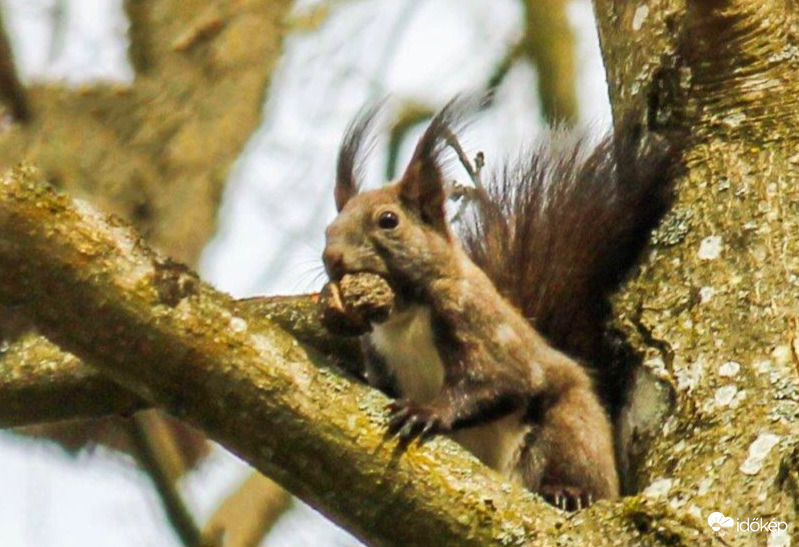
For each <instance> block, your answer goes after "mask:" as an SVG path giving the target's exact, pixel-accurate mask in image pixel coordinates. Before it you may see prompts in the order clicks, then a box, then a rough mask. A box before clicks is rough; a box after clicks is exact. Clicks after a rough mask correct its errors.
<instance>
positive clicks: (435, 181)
mask: <svg viewBox="0 0 799 547" xmlns="http://www.w3.org/2000/svg"><path fill="white" fill-rule="evenodd" d="M489 100H490V96H488V95H458V96H456V97H455V98H454V99H452V100H451V101H450V102H448V103H447V105H446V106H445V107H444V108H443V109H441V111H440V112H439V113H438V114H436V116H435V117H434V118H433V119H432V120H431V121H430V125H429V126H428V127H427V130H426V131H425V132H424V134H423V135H422V136H421V138H420V139H419V142H418V143H417V144H416V148H415V149H414V152H413V156H412V157H411V161H410V162H409V163H408V167H407V168H406V169H405V173H404V174H403V175H402V178H401V179H400V182H399V188H400V198H401V199H402V200H403V202H405V204H406V205H407V206H408V207H410V208H411V209H413V210H415V211H417V212H418V213H419V215H420V216H421V218H422V220H423V221H424V222H426V223H427V224H429V225H430V226H432V227H433V228H435V229H436V230H438V231H439V232H441V233H443V234H448V233H449V232H448V228H447V220H446V211H445V208H444V204H445V202H446V197H447V196H446V188H445V184H444V175H443V171H442V168H441V155H442V153H443V152H444V150H445V149H446V148H447V145H448V144H450V142H451V141H452V140H453V139H454V138H455V134H456V132H457V131H458V130H459V129H461V128H462V127H463V126H464V125H465V120H467V119H468V118H469V117H470V115H472V114H474V113H475V112H477V111H478V110H480V109H482V108H483V107H485V106H486V105H487V104H488V101H489Z"/></svg>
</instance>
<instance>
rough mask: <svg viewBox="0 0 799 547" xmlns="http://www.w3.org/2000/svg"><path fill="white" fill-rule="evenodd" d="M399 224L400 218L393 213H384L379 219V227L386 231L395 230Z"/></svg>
mask: <svg viewBox="0 0 799 547" xmlns="http://www.w3.org/2000/svg"><path fill="white" fill-rule="evenodd" d="M398 224H399V217H398V216H397V213H395V212H393V211H383V212H382V213H380V216H379V217H377V225H378V226H380V227H381V228H383V229H384V230H393V229H394V228H396V227H397V225H398Z"/></svg>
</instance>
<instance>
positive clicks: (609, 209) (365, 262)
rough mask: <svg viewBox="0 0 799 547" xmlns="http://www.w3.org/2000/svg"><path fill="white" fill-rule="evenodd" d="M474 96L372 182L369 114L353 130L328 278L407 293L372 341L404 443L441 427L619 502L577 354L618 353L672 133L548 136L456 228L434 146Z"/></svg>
mask: <svg viewBox="0 0 799 547" xmlns="http://www.w3.org/2000/svg"><path fill="white" fill-rule="evenodd" d="M464 102H465V101H462V100H457V99H456V100H453V101H451V102H450V103H449V104H448V105H447V106H446V107H445V108H444V109H443V110H441V112H439V113H438V115H436V116H435V117H434V118H433V119H432V121H431V122H430V124H429V126H428V127H427V130H426V131H425V132H424V134H423V135H422V137H421V138H420V139H419V141H418V144H417V146H416V148H415V150H414V152H413V156H412V157H411V159H410V162H409V164H408V166H407V168H406V170H405V172H404V173H403V174H402V176H401V177H400V178H399V179H398V180H397V181H395V182H393V183H391V184H389V185H388V186H385V187H382V188H380V189H376V190H370V191H361V190H360V180H359V178H360V170H359V165H360V163H361V161H362V159H363V158H362V156H363V155H364V151H365V149H366V148H367V147H366V146H365V141H366V136H367V134H368V133H369V131H370V127H371V126H372V125H373V121H374V119H375V114H376V110H375V109H372V110H370V111H367V112H366V113H364V114H362V115H361V117H360V118H359V119H357V120H356V121H355V122H354V123H353V124H352V125H351V126H350V128H349V129H348V131H347V134H346V135H345V138H344V140H343V143H342V146H341V150H340V152H339V159H338V168H337V179H336V185H335V192H334V194H335V203H336V208H337V209H338V216H337V217H336V218H335V220H334V221H333V222H332V223H331V224H330V225H329V226H328V228H327V231H326V246H325V250H324V253H323V261H324V265H325V269H326V271H327V274H328V276H329V278H330V283H329V284H328V285H332V284H336V283H338V282H340V281H341V279H342V277H343V276H344V275H346V274H356V273H367V272H368V273H371V274H377V275H378V276H380V277H381V278H383V279H384V280H385V281H386V282H387V283H388V284H389V285H390V287H391V289H393V291H394V293H395V294H396V302H395V304H394V307H393V310H392V311H391V313H390V314H389V315H388V316H387V317H380V318H379V319H378V320H374V321H372V322H371V324H370V325H369V328H370V329H371V330H370V331H369V332H366V333H365V334H363V335H362V343H363V348H364V356H365V361H366V378H367V381H368V382H369V383H370V384H371V385H372V386H374V387H377V388H378V389H380V390H382V391H383V392H384V393H386V394H387V395H388V396H390V397H393V398H394V399H395V400H394V402H393V403H392V404H391V405H390V407H389V410H390V418H389V423H388V432H389V433H390V434H391V435H394V436H397V437H398V438H399V439H400V441H401V443H403V444H404V445H407V443H408V442H410V441H411V440H413V439H416V438H419V439H424V438H426V437H428V436H430V435H433V434H445V435H447V436H449V437H450V438H452V439H454V440H455V441H457V442H458V443H460V444H461V445H462V446H463V447H465V448H466V449H467V450H469V451H471V452H472V453H473V454H474V455H475V456H477V457H478V458H479V459H480V460H481V461H482V462H483V463H485V464H486V465H488V466H489V467H491V468H493V469H495V470H497V471H499V472H500V473H501V474H502V475H503V476H505V477H506V478H508V479H510V480H516V481H518V482H520V483H521V484H523V485H524V486H525V487H527V488H528V489H529V490H531V491H533V492H538V493H540V494H541V495H543V496H544V497H545V498H546V499H547V500H549V501H550V502H551V503H553V504H555V505H557V506H559V507H561V508H563V509H571V510H573V509H578V508H581V507H584V506H587V505H590V504H591V503H593V502H594V501H596V500H599V499H614V498H617V497H618V496H619V478H618V473H617V468H616V462H615V457H614V447H613V438H612V428H611V425H610V421H609V418H608V415H607V413H606V410H605V408H604V407H603V405H602V403H601V402H600V399H599V397H598V396H597V393H596V391H595V388H594V385H593V382H592V379H591V377H590V376H589V373H588V372H586V369H585V368H584V367H583V365H582V364H581V363H590V362H591V360H592V359H593V358H596V357H598V356H600V355H603V354H607V352H608V349H607V348H606V347H605V346H606V335H607V333H606V331H607V322H608V318H609V313H610V304H609V300H608V299H609V295H610V294H611V293H612V292H613V291H614V290H615V289H616V288H617V287H618V286H619V285H620V283H621V282H622V281H623V280H624V278H625V276H626V274H627V273H628V271H629V270H630V269H631V268H632V266H633V265H634V264H635V262H636V260H637V259H638V257H639V255H640V254H641V252H642V251H643V249H644V247H645V245H646V243H647V241H648V238H649V235H650V233H651V231H652V230H653V229H654V227H655V226H656V225H657V224H658V222H659V221H660V219H661V217H662V216H663V215H664V214H665V212H666V211H667V210H668V207H669V206H670V202H671V195H672V182H671V180H672V178H673V177H672V176H671V175H670V173H671V172H673V169H672V168H671V166H672V165H673V164H674V163H675V155H676V152H675V147H674V146H673V145H672V144H670V143H669V142H668V140H667V139H659V138H656V137H655V136H653V135H649V134H646V135H645V134H644V133H643V131H642V129H641V128H640V127H639V128H638V129H636V128H631V127H628V128H625V129H624V130H623V131H619V132H617V133H616V135H615V136H613V135H611V136H608V137H606V138H605V139H604V140H602V141H601V142H600V143H599V144H598V145H597V146H596V147H595V148H594V149H593V150H591V149H588V148H587V145H586V143H585V142H581V141H579V140H578V141H576V142H572V143H565V142H561V141H558V140H557V139H555V140H551V141H549V142H548V143H544V144H542V145H539V146H538V147H537V148H534V149H533V150H532V151H531V152H530V153H529V154H528V155H526V156H522V157H521V158H520V159H519V160H518V162H517V163H516V164H512V165H509V166H507V167H506V168H505V169H503V170H500V172H499V173H498V174H497V175H495V176H494V178H493V179H492V180H490V181H489V182H488V183H487V185H486V187H485V188H479V189H477V192H476V195H477V199H476V200H475V214H474V216H473V218H472V219H471V220H470V221H469V222H467V223H465V224H466V225H465V226H464V227H463V229H462V230H461V232H462V233H461V234H460V235H461V238H460V241H459V239H458V238H456V237H455V235H454V234H453V231H452V228H451V227H450V225H449V223H448V220H447V214H446V210H445V204H446V201H447V197H448V196H447V188H448V186H447V184H446V183H445V180H444V175H443V172H442V167H441V155H442V152H443V151H444V150H445V149H446V147H447V143H448V142H450V139H451V137H452V136H453V135H454V132H455V131H456V129H457V127H458V124H459V123H460V122H461V121H462V119H463V117H464V115H465V112H464V111H465V110H469V108H467V107H464ZM628 125H630V124H628Z"/></svg>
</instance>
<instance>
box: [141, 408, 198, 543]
mask: <svg viewBox="0 0 799 547" xmlns="http://www.w3.org/2000/svg"><path fill="white" fill-rule="evenodd" d="M127 423H128V424H129V427H128V432H129V434H130V438H131V440H132V441H133V444H134V446H135V448H136V456H137V459H138V461H139V463H141V465H142V467H143V468H144V470H145V472H146V473H147V474H148V475H149V476H150V478H151V479H152V481H153V485H154V486H155V489H156V490H157V491H158V496H159V497H160V499H161V503H162V504H163V506H164V510H165V512H166V515H167V518H168V519H169V522H170V523H171V524H172V528H173V529H174V530H175V532H176V533H177V534H178V536H180V539H181V541H182V542H183V545H185V546H186V547H199V546H200V545H202V541H201V536H200V530H199V529H198V528H197V525H196V524H195V523H194V519H193V518H192V516H191V513H189V510H188V509H187V508H186V504H185V503H183V498H182V497H181V496H180V493H179V492H178V491H177V488H176V484H175V477H174V476H173V473H171V472H170V470H169V467H170V465H169V463H168V462H167V461H166V460H168V459H169V458H171V457H175V455H176V454H177V455H178V457H179V453H178V452H177V449H176V447H175V446H174V442H173V441H172V438H171V437H170V435H169V432H168V431H167V430H165V429H164V428H163V427H162V426H163V424H162V423H159V421H158V416H157V415H155V414H152V413H149V412H139V413H137V414H136V415H134V416H133V418H132V419H131V420H130V421H129V422H127Z"/></svg>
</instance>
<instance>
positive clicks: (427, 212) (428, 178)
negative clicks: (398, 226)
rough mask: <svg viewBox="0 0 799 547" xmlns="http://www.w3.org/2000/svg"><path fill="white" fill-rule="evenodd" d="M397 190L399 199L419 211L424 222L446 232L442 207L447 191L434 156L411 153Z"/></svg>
mask: <svg viewBox="0 0 799 547" xmlns="http://www.w3.org/2000/svg"><path fill="white" fill-rule="evenodd" d="M419 144H420V145H421V144H422V142H421V141H420V142H419ZM417 152H419V149H418V147H417ZM399 190H400V199H401V200H402V202H403V203H405V205H407V206H408V207H410V208H411V209H413V210H414V211H416V212H417V213H419V216H420V217H421V218H422V220H423V221H424V222H425V223H426V224H429V225H430V226H432V227H433V228H435V229H436V230H437V231H439V232H441V233H443V234H448V233H449V232H448V229H447V216H446V210H445V208H444V204H445V202H446V199H447V192H446V190H445V188H444V178H443V175H442V173H441V167H440V166H439V165H438V161H437V160H436V158H435V157H434V156H431V155H427V154H425V155H420V156H419V157H417V154H416V153H415V154H414V157H413V159H412V160H411V162H410V164H408V168H407V169H405V173H404V174H403V175H402V178H401V179H400V181H399Z"/></svg>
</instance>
